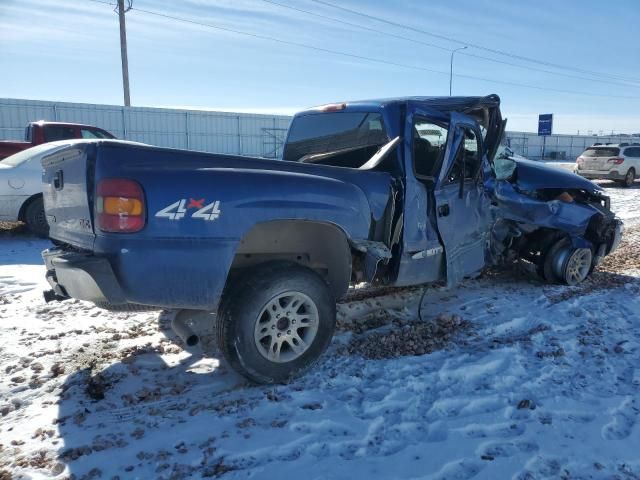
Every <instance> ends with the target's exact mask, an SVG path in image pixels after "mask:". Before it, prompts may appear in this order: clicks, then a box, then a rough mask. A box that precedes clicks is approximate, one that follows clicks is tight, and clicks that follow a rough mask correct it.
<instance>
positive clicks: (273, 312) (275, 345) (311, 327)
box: [253, 291, 320, 363]
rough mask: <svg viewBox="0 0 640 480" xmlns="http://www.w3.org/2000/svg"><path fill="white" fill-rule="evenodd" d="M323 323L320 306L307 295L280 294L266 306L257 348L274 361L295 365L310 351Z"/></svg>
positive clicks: (258, 324) (257, 330)
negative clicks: (320, 321) (294, 362)
mask: <svg viewBox="0 0 640 480" xmlns="http://www.w3.org/2000/svg"><path fill="white" fill-rule="evenodd" d="M319 320H320V318H319V314H318V307H317V306H316V304H315V303H314V302H313V300H311V298H309V297H308V296H307V295H305V294H304V293H302V292H295V291H289V292H284V293H280V294H278V295H276V296H274V297H273V298H271V299H270V300H269V301H267V302H266V303H265V305H264V307H263V308H262V310H261V311H260V314H259V315H258V317H257V319H256V323H255V327H254V333H253V338H254V341H255V346H256V348H257V349H258V351H259V352H260V354H261V355H262V356H263V357H264V358H266V359H267V360H269V361H271V362H275V363H286V362H291V361H293V360H295V359H297V358H299V357H300V356H301V355H303V354H304V353H305V352H306V351H307V350H309V347H310V346H311V344H312V343H313V341H314V339H315V337H316V335H317V333H318V324H319Z"/></svg>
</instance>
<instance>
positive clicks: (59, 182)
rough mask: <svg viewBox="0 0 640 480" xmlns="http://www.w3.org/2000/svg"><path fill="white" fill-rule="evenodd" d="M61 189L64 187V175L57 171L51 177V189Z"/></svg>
mask: <svg viewBox="0 0 640 480" xmlns="http://www.w3.org/2000/svg"><path fill="white" fill-rule="evenodd" d="M62 187H64V175H63V173H62V170H58V171H57V172H56V173H55V175H54V176H53V188H55V189H56V190H62Z"/></svg>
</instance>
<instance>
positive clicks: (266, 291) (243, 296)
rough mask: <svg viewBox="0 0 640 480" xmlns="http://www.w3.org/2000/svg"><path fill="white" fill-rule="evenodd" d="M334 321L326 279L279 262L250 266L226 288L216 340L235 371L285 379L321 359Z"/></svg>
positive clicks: (260, 378) (253, 377)
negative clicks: (250, 267)
mask: <svg viewBox="0 0 640 480" xmlns="http://www.w3.org/2000/svg"><path fill="white" fill-rule="evenodd" d="M335 322H336V304H335V299H334V298H333V296H332V294H331V291H330V289H329V286H328V285H327V283H326V282H325V281H324V279H323V278H322V277H320V275H318V274H317V273H316V272H314V271H313V270H310V269H308V268H304V267H301V266H299V265H296V264H291V263H283V262H276V263H270V264H265V265H262V266H258V267H255V268H252V269H250V270H249V271H247V272H245V274H244V275H243V276H242V277H240V278H239V279H238V280H236V281H234V282H232V283H231V284H230V285H229V286H228V287H227V288H226V290H225V294H224V296H223V299H222V302H221V306H220V310H219V312H218V318H217V341H218V345H219V348H220V351H221V352H222V354H223V356H224V358H225V360H226V361H227V362H228V363H229V364H230V366H231V367H232V368H233V369H234V370H235V371H236V372H238V373H240V374H241V375H243V376H245V377H246V378H248V379H250V380H252V381H254V382H257V383H285V382H287V381H289V380H291V379H293V378H295V377H297V376H300V375H302V374H303V373H304V372H306V371H307V370H308V369H309V368H311V367H312V366H313V364H314V363H316V361H317V360H318V358H319V357H320V355H321V354H322V353H323V352H324V351H325V350H326V348H327V347H328V345H329V343H330V342H331V338H332V336H333V331H334V328H335Z"/></svg>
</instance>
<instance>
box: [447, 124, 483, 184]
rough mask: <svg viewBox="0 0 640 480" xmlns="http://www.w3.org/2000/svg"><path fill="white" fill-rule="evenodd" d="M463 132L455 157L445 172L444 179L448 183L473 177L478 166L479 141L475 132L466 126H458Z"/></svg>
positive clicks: (476, 172)
mask: <svg viewBox="0 0 640 480" xmlns="http://www.w3.org/2000/svg"><path fill="white" fill-rule="evenodd" d="M460 128H461V129H462V130H463V133H464V141H462V142H461V143H460V146H459V147H458V151H457V152H456V159H455V161H454V162H453V164H452V165H451V169H450V170H449V172H448V173H447V177H446V181H447V182H450V183H454V182H458V181H460V177H461V176H462V175H464V178H465V179H469V180H470V179H474V178H476V175H477V174H478V170H479V168H480V160H481V159H480V141H479V139H478V138H477V136H476V134H475V132H474V131H473V130H471V129H469V128H466V127H460Z"/></svg>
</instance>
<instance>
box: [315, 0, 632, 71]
mask: <svg viewBox="0 0 640 480" xmlns="http://www.w3.org/2000/svg"><path fill="white" fill-rule="evenodd" d="M311 1H312V2H315V3H319V4H321V5H325V6H327V7H331V8H335V9H337V10H342V11H344V12H348V13H351V14H353V15H358V16H361V17H365V18H368V19H370V20H375V21H377V22H382V23H386V24H388V25H392V26H394V27H398V28H402V29H405V30H411V31H413V32H416V33H421V34H423V35H428V36H430V37H434V38H439V39H440V40H446V41H447V42H453V43H457V44H459V45H466V46H468V47H473V48H477V49H478V50H484V51H486V52H490V53H494V54H496V55H504V56H507V57H511V58H514V59H517V60H522V61H525V62H531V63H537V64H539V65H545V66H547V67H553V68H558V69H561V70H570V71H574V72H579V73H583V74H588V75H593V76H597V77H608V78H613V79H616V80H622V81H628V82H633V83H640V80H639V79H635V78H625V77H622V76H619V75H611V74H607V73H602V72H593V71H590V70H585V69H582V68H577V67H568V66H566V65H559V64H557V63H551V62H546V61H544V60H538V59H535V58H530V57H525V56H523V55H517V54H515V53H510V52H505V51H503V50H497V49H494V48H489V47H485V46H483V45H478V44H475V43H470V42H466V41H462V40H458V39H456V38H452V37H448V36H446V35H440V34H437V33H433V32H429V31H427V30H422V29H419V28H415V27H412V26H409V25H404V24H401V23H397V22H393V21H391V20H387V19H386V18H380V17H376V16H375V15H371V14H368V13H364V12H360V11H358V10H353V9H351V8H347V7H343V6H342V5H336V4H334V3H331V2H327V1H326V0H311Z"/></svg>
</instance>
